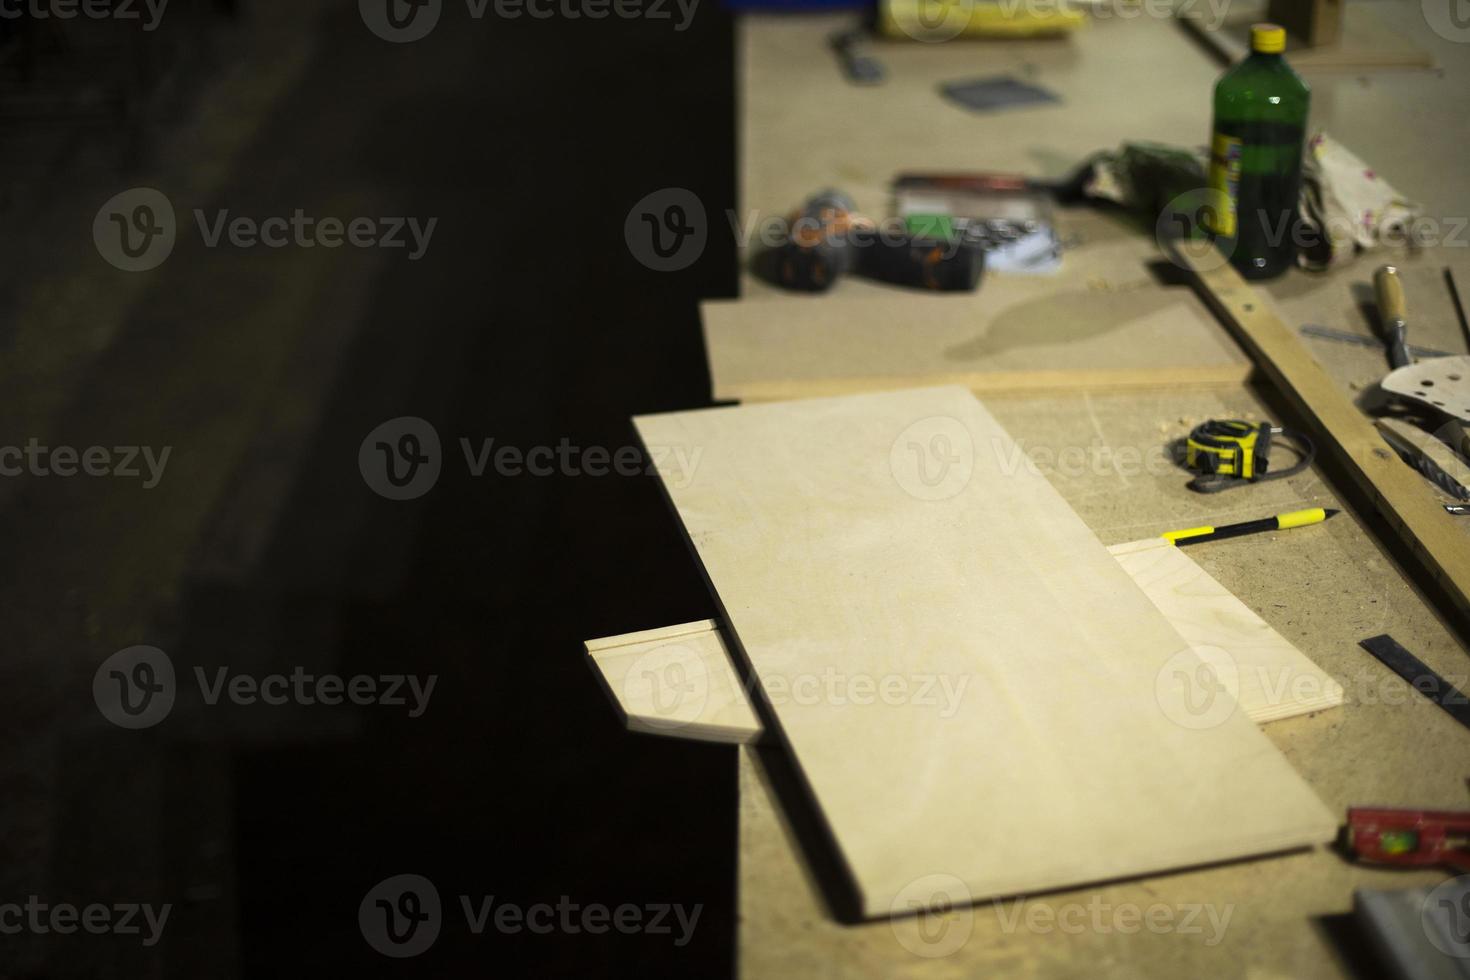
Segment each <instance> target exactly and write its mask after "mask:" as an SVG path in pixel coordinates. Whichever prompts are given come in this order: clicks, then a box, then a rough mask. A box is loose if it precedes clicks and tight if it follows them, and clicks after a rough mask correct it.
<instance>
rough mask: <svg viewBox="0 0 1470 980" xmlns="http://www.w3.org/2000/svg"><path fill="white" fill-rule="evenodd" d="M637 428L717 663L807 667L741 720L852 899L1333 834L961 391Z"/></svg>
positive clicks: (884, 906)
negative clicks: (835, 864) (717, 643)
mask: <svg viewBox="0 0 1470 980" xmlns="http://www.w3.org/2000/svg"><path fill="white" fill-rule="evenodd" d="M635 422H636V425H637V428H638V431H639V434H640V436H641V438H642V439H643V441H644V442H645V444H647V445H648V446H649V447H651V448H652V447H660V448H666V449H669V450H672V452H670V453H667V454H666V453H663V452H655V453H654V456H655V458H656V459H658V458H663V459H666V460H667V459H673V458H684V459H690V458H698V459H699V460H700V462H699V464H698V466H697V468H696V470H695V472H694V473H693V475H692V476H691V475H690V474H689V473H687V472H683V471H680V472H675V471H674V469H673V468H662V467H661V469H660V475H661V476H662V478H663V485H664V488H665V490H666V491H667V493H668V495H669V497H670V498H671V500H672V502H673V504H674V507H675V509H676V511H677V513H678V515H679V518H680V520H681V521H682V522H683V526H684V529H685V532H686V533H687V534H688V536H689V539H690V541H691V542H692V544H693V546H694V549H695V552H696V554H697V555H698V557H699V560H700V561H701V563H702V565H703V569H704V571H705V573H706V575H707V576H708V578H709V581H710V583H711V586H712V588H713V590H714V593H715V597H716V600H717V602H718V603H719V605H720V606H721V607H722V609H723V617H722V618H723V621H724V622H725V623H727V624H728V625H729V627H730V628H731V630H732V632H733V635H732V636H729V637H727V640H732V641H733V645H734V647H735V652H736V656H737V658H738V659H740V660H741V661H742V662H741V669H742V671H744V672H748V673H753V674H754V675H755V676H756V677H758V678H759V679H760V681H761V684H762V685H763V686H770V685H772V684H774V683H776V682H780V683H781V684H783V685H785V687H786V689H787V690H791V691H793V692H795V691H796V690H797V685H798V684H804V683H806V682H807V681H808V679H810V678H817V679H819V682H820V683H821V685H822V691H823V693H822V694H820V695H819V696H816V697H792V698H789V699H786V700H785V701H784V703H780V704H777V703H774V700H773V699H759V698H758V704H757V710H758V713H759V714H760V716H761V720H762V723H763V724H764V725H765V726H766V727H767V729H768V730H770V731H771V732H772V733H773V734H774V735H775V736H776V737H777V738H778V739H779V740H780V742H781V743H782V744H783V745H784V746H785V747H786V748H787V749H788V750H789V751H790V753H791V755H792V758H793V761H794V763H795V768H796V771H797V772H798V774H799V775H800V776H801V778H802V780H803V781H804V783H805V787H806V789H807V790H808V792H809V794H810V797H811V800H812V801H813V802H814V803H815V805H816V809H817V811H818V813H819V814H820V815H821V817H822V818H823V820H824V821H825V824H826V826H827V828H828V830H829V831H830V832H831V836H832V839H833V841H834V842H835V844H836V847H837V850H838V852H839V853H840V854H841V856H842V858H843V860H844V862H845V865H846V868H847V870H848V872H849V874H850V877H851V880H852V883H853V885H854V889H855V892H856V895H857V898H858V900H859V903H860V907H861V909H862V910H863V912H864V913H865V914H866V915H869V916H882V915H889V914H893V913H895V912H900V913H908V912H911V911H912V908H911V907H910V906H909V905H908V901H909V899H910V898H911V897H912V896H913V892H914V889H916V888H918V889H922V888H923V887H924V883H925V882H926V881H927V880H929V879H930V876H933V875H935V874H942V875H948V876H952V877H953V878H955V879H958V880H959V881H960V882H962V883H963V887H964V889H965V891H966V894H968V896H969V897H970V898H972V899H975V900H980V899H984V898H989V897H995V896H1001V895H1012V894H1018V893H1023V892H1030V891H1037V890H1042V889H1048V888H1059V887H1065V886H1069V885H1078V884H1081V883H1084V882H1090V881H1099V880H1107V879H1112V878H1118V877H1126V876H1133V875H1139V874H1146V873H1150V872H1155V871H1160V870H1164V869H1167V868H1178V867H1182V866H1187V865H1194V864H1200V863H1207V862H1213V861H1220V860H1227V859H1231V858H1239V857H1244V856H1247V855H1255V854H1263V853H1268V852H1272V851H1278V850H1283V849H1287V848H1291V847H1298V846H1303V845H1307V844H1312V843H1317V842H1321V841H1325V840H1328V839H1330V838H1331V837H1332V835H1333V834H1334V833H1335V820H1334V819H1333V817H1332V815H1331V814H1330V813H1329V812H1328V811H1327V810H1326V808H1325V807H1323V805H1322V804H1321V802H1320V801H1319V800H1318V799H1317V798H1316V797H1315V796H1314V795H1313V793H1312V791H1311V790H1310V789H1309V788H1308V787H1307V786H1306V784H1305V783H1304V782H1302V780H1301V779H1300V778H1299V777H1298V776H1297V775H1296V773H1295V772H1293V771H1292V769H1291V767H1290V766H1289V765H1288V764H1287V763H1286V761H1285V759H1284V758H1283V757H1282V756H1281V754H1280V753H1279V752H1277V751H1276V749H1275V748H1274V747H1273V746H1272V745H1271V744H1270V742H1269V741H1267V740H1266V738H1265V737H1264V736H1263V735H1262V734H1261V733H1260V731H1259V730H1258V729H1257V728H1256V727H1255V726H1254V725H1252V724H1251V722H1250V721H1249V719H1247V718H1246V717H1245V716H1244V715H1243V714H1242V713H1241V712H1239V711H1237V710H1235V707H1236V706H1235V704H1234V702H1233V700H1231V699H1230V698H1229V696H1228V695H1223V694H1218V692H1216V691H1215V690H1214V689H1213V688H1212V687H1211V688H1210V689H1209V690H1206V691H1202V690H1200V689H1199V688H1198V687H1195V686H1193V685H1195V684H1204V685H1206V687H1209V682H1210V678H1209V676H1208V672H1207V671H1202V670H1201V666H1202V664H1201V661H1200V658H1199V657H1198V656H1196V655H1195V654H1194V652H1193V651H1192V650H1191V649H1190V648H1189V647H1188V646H1187V645H1186V644H1185V643H1184V641H1183V640H1182V639H1181V638H1180V636H1179V634H1178V633H1177V632H1175V631H1174V629H1173V628H1172V627H1170V626H1169V624H1168V622H1167V621H1166V620H1165V619H1164V618H1163V616H1162V615H1160V614H1159V612H1158V611H1157V610H1156V609H1155V608H1154V607H1153V606H1152V605H1151V604H1150V603H1149V601H1148V599H1147V597H1146V596H1144V594H1143V592H1142V591H1140V590H1139V588H1138V587H1137V586H1136V585H1134V584H1133V582H1132V581H1131V580H1129V578H1128V576H1127V575H1126V574H1125V573H1124V572H1123V571H1122V569H1121V568H1119V567H1118V564H1117V563H1116V562H1115V561H1114V560H1113V559H1112V558H1111V557H1110V556H1109V555H1108V554H1107V551H1106V550H1105V549H1104V548H1103V547H1102V545H1101V543H1100V542H1099V541H1098V540H1097V539H1096V537H1094V536H1093V534H1092V532H1091V531H1089V530H1088V529H1087V527H1086V526H1085V525H1084V524H1083V523H1082V522H1081V521H1080V519H1079V518H1078V517H1077V516H1076V514H1075V513H1073V512H1072V510H1071V508H1070V507H1068V506H1067V504H1066V502H1065V501H1064V500H1063V499H1062V498H1061V496H1060V495H1059V494H1058V493H1057V492H1056V491H1055V490H1054V489H1053V488H1052V486H1051V484H1050V483H1048V482H1047V480H1046V479H1045V478H1044V477H1042V476H1041V475H1040V474H1037V473H1033V472H1031V471H1030V470H1029V469H1028V468H1025V467H1010V466H1008V465H1007V463H1006V460H1007V459H1011V458H1013V457H1012V456H1011V455H1010V454H1009V452H1008V450H1009V449H1011V448H1013V444H1012V442H1011V440H1010V437H1009V435H1008V434H1007V433H1006V432H1005V430H1004V429H1002V428H1001V427H1000V425H999V424H997V423H996V421H995V420H994V419H993V418H992V417H991V416H990V414H989V412H987V411H986V410H985V409H984V407H983V406H982V405H981V404H980V403H979V402H977V401H976V400H975V399H974V397H973V396H972V395H970V394H969V393H968V392H966V391H965V390H963V389H960V388H930V389H912V390H908V391H900V392H890V393H883V394H875V395H858V396H850V397H845V398H833V399H816V400H812V401H804V402H788V403H780V404H772V405H754V406H743V407H739V408H725V409H710V410H705V411H698V412H684V413H676V414H671V415H661V416H650V417H643V418H639V419H637V420H635ZM695 451H698V452H699V453H700V455H699V456H698V457H693V456H691V455H689V454H691V453H693V452H695ZM680 453H683V454H685V455H683V456H682V457H680V456H679V454H680ZM834 684H835V687H834V686H832V685H834ZM756 690H757V691H761V690H762V688H761V687H757V688H756ZM829 692H830V693H829ZM1222 698H1223V703H1222V702H1221V700H1220V699H1222ZM928 894H932V889H931V890H930V892H929V893H926V895H925V898H927V897H928Z"/></svg>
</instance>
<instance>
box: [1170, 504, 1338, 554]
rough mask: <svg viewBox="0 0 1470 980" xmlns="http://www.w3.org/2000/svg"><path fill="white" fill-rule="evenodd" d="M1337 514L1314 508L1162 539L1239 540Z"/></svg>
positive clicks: (1194, 541) (1181, 541)
mask: <svg viewBox="0 0 1470 980" xmlns="http://www.w3.org/2000/svg"><path fill="white" fill-rule="evenodd" d="M1336 513H1337V511H1335V510H1332V509H1331V508H1326V509H1324V508H1321V507H1313V508H1311V509H1310V510H1294V511H1292V512H1291V513H1289V514H1277V515H1276V516H1275V517H1263V518H1261V519H1260V520H1259V521H1246V522H1245V523H1243V524H1226V525H1225V526H1224V527H1191V528H1186V529H1184V530H1183V531H1170V532H1168V533H1167V534H1163V535H1160V537H1162V538H1164V539H1165V540H1167V541H1170V542H1173V543H1174V544H1175V545H1179V546H1183V545H1186V544H1199V543H1200V542H1201V541H1219V540H1220V539H1221V538H1238V537H1240V536H1241V535H1243V534H1255V533H1256V532H1258V531H1285V530H1286V529H1287V528H1289V527H1306V526H1307V525H1308V524H1321V523H1322V522H1323V521H1325V520H1327V518H1329V517H1331V516H1332V515H1333V514H1336Z"/></svg>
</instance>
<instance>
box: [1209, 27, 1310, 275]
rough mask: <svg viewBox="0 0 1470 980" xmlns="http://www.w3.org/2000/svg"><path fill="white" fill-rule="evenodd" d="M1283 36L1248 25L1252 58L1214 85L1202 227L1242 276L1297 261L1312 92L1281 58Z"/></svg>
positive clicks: (1280, 269) (1272, 271)
mask: <svg viewBox="0 0 1470 980" xmlns="http://www.w3.org/2000/svg"><path fill="white" fill-rule="evenodd" d="M1285 48H1286V31H1285V30H1283V29H1282V28H1280V27H1278V26H1276V25H1275V24H1256V25H1255V26H1253V27H1252V28H1251V53H1250V55H1249V56H1247V57H1246V58H1245V60H1244V61H1242V62H1241V63H1240V64H1238V65H1236V66H1235V67H1234V68H1231V69H1230V70H1229V71H1227V72H1226V73H1225V74H1224V75H1223V76H1221V78H1220V81H1219V82H1218V83H1217V84H1216V85H1215V128H1214V132H1213V133H1212V134H1211V140H1210V188H1211V190H1212V191H1215V192H1217V193H1215V194H1214V195H1213V196H1214V201H1213V202H1212V203H1213V207H1211V208H1210V209H1208V210H1207V211H1206V214H1205V223H1206V225H1207V230H1208V231H1210V232H1211V233H1213V234H1214V236H1215V243H1216V245H1217V246H1218V247H1219V249H1220V250H1221V252H1223V253H1224V254H1226V255H1228V256H1229V257H1230V264H1231V265H1233V266H1235V268H1236V269H1238V270H1239V271H1240V274H1241V275H1242V276H1244V277H1245V278H1247V279H1270V278H1272V277H1274V276H1279V275H1281V273H1283V272H1285V271H1286V270H1287V269H1288V268H1290V267H1291V266H1292V265H1294V264H1295V263H1296V254H1297V249H1298V244H1299V238H1300V235H1299V233H1298V231H1297V227H1296V224H1297V204H1298V201H1299V199H1300V192H1301V180H1302V144H1303V141H1304V140H1305V138H1306V133H1307V108H1308V106H1309V104H1310V102H1311V92H1310V90H1308V88H1307V84H1306V82H1303V81H1302V80H1301V77H1300V76H1299V75H1297V73H1296V72H1294V71H1292V70H1291V66H1290V65H1288V64H1287V63H1286V59H1285V58H1283V57H1282V56H1281V52H1282V51H1283V50H1284V49H1285Z"/></svg>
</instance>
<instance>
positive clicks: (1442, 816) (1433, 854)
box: [1347, 807, 1470, 871]
mask: <svg viewBox="0 0 1470 980" xmlns="http://www.w3.org/2000/svg"><path fill="white" fill-rule="evenodd" d="M1347 830H1348V846H1349V847H1351V848H1352V849H1353V850H1354V851H1356V852H1357V854H1358V856H1359V857H1360V858H1362V859H1363V860H1364V861H1371V862H1373V863H1375V864H1397V865H1404V866H1410V867H1424V866H1438V865H1446V866H1448V867H1451V868H1455V869H1457V870H1460V871H1470V812H1458V813H1457V812H1455V811H1453V810H1385V809H1379V808H1377V807H1350V808H1349V809H1348V825H1347Z"/></svg>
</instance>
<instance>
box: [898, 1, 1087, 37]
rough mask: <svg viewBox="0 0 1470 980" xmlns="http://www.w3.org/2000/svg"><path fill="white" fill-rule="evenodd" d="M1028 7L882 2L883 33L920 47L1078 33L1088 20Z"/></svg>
mask: <svg viewBox="0 0 1470 980" xmlns="http://www.w3.org/2000/svg"><path fill="white" fill-rule="evenodd" d="M1049 6H1050V5H1049ZM1026 7H1027V5H1026V4H1001V3H996V2H995V0H880V2H879V4H878V30H879V31H880V32H881V33H882V34H884V35H885V36H887V37H891V38H896V39H898V40H904V39H912V40H915V41H947V40H949V39H950V38H955V37H1035V36H1039V35H1047V34H1065V33H1068V32H1070V31H1074V30H1076V29H1077V28H1079V27H1081V26H1082V23H1083V22H1084V21H1085V20H1086V19H1087V17H1086V14H1084V13H1083V12H1082V11H1080V10H1076V9H1073V8H1070V7H1064V6H1062V5H1061V4H1056V5H1055V6H1052V7H1051V9H1048V10H1032V11H1028V10H1027V9H1026Z"/></svg>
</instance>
